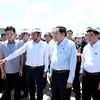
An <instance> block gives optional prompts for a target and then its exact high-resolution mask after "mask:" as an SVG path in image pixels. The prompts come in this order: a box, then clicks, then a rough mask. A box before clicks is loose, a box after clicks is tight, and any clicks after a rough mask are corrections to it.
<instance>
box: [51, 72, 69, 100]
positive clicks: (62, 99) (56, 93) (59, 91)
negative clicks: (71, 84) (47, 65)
mask: <svg viewBox="0 0 100 100" xmlns="http://www.w3.org/2000/svg"><path fill="white" fill-rule="evenodd" d="M68 76H69V71H67V72H61V73H59V72H56V71H54V70H53V74H52V90H53V100H70V96H71V88H70V89H67V88H66V85H67V79H68Z"/></svg>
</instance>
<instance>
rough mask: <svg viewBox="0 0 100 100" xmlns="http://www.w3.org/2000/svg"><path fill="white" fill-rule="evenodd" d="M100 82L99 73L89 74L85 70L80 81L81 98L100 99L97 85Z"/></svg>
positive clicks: (86, 99) (88, 99) (83, 99)
mask: <svg viewBox="0 0 100 100" xmlns="http://www.w3.org/2000/svg"><path fill="white" fill-rule="evenodd" d="M99 82H100V74H98V75H90V74H87V72H85V76H83V83H82V100H91V97H92V98H93V100H100V90H98V85H99Z"/></svg>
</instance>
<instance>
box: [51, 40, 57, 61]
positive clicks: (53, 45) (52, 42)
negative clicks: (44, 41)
mask: <svg viewBox="0 0 100 100" xmlns="http://www.w3.org/2000/svg"><path fill="white" fill-rule="evenodd" d="M55 44H56V42H55V41H54V39H52V40H51V41H50V42H49V53H50V60H51V58H52V53H53V50H54V47H55Z"/></svg>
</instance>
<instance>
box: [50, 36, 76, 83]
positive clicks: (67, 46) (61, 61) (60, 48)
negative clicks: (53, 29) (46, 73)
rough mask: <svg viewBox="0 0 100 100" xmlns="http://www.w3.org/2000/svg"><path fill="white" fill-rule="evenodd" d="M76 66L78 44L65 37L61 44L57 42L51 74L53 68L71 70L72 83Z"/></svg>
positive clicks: (70, 79) (70, 81)
mask: <svg viewBox="0 0 100 100" xmlns="http://www.w3.org/2000/svg"><path fill="white" fill-rule="evenodd" d="M75 68H76V46H75V44H74V42H73V41H71V40H68V39H66V38H65V39H64V40H63V41H62V42H61V43H60V44H59V45H58V44H57V43H56V45H55V47H54V51H53V54H52V59H51V66H50V76H51V75H52V71H53V69H55V70H69V71H70V73H69V78H68V82H69V83H72V82H73V78H74V74H75Z"/></svg>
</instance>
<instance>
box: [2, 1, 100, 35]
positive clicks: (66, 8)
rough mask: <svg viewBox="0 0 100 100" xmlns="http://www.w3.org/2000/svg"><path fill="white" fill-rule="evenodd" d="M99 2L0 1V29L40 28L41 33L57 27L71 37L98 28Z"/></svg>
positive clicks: (99, 22) (99, 24) (99, 23)
mask: <svg viewBox="0 0 100 100" xmlns="http://www.w3.org/2000/svg"><path fill="white" fill-rule="evenodd" d="M99 10H100V1H99V0H0V27H6V26H7V25H12V26H14V27H15V28H16V29H17V31H19V30H21V29H22V28H29V29H31V28H34V27H40V28H41V29H42V30H43V32H45V31H50V30H51V29H52V28H53V27H55V26H57V25H63V26H65V27H66V28H67V29H72V30H73V31H74V34H75V33H77V32H79V33H80V32H85V29H86V27H88V26H92V27H97V26H100V20H99V19H100V13H99V12H100V11H99Z"/></svg>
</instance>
